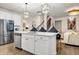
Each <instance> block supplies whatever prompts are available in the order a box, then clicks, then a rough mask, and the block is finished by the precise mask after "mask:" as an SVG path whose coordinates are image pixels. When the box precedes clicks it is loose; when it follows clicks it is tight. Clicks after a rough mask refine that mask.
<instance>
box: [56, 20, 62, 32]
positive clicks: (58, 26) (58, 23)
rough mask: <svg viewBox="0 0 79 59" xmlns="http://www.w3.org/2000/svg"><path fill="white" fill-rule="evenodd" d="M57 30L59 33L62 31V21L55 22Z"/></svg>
mask: <svg viewBox="0 0 79 59" xmlns="http://www.w3.org/2000/svg"><path fill="white" fill-rule="evenodd" d="M55 28H56V29H57V30H58V31H61V28H62V25H61V20H58V21H55Z"/></svg>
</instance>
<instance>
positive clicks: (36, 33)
mask: <svg viewBox="0 0 79 59" xmlns="http://www.w3.org/2000/svg"><path fill="white" fill-rule="evenodd" d="M14 33H21V34H31V35H33V34H34V35H39V36H54V35H56V34H57V33H52V32H31V31H15V32H14Z"/></svg>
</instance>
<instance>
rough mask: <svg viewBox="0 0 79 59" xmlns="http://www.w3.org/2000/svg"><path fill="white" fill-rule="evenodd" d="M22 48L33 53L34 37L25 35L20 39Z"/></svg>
mask: <svg viewBox="0 0 79 59" xmlns="http://www.w3.org/2000/svg"><path fill="white" fill-rule="evenodd" d="M22 48H23V49H24V50H26V51H28V52H31V53H34V36H31V35H26V36H24V37H22Z"/></svg>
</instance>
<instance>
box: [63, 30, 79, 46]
mask: <svg viewBox="0 0 79 59" xmlns="http://www.w3.org/2000/svg"><path fill="white" fill-rule="evenodd" d="M62 42H63V43H66V44H71V45H77V46H79V33H78V32H75V31H72V30H71V31H68V32H66V33H64V39H63V41H62Z"/></svg>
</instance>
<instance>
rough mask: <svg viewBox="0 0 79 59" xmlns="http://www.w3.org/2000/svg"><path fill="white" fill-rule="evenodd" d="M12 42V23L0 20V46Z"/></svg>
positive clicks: (11, 21)
mask: <svg viewBox="0 0 79 59" xmlns="http://www.w3.org/2000/svg"><path fill="white" fill-rule="evenodd" d="M11 42H14V21H13V20H4V19H0V45H2V44H6V43H11Z"/></svg>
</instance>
